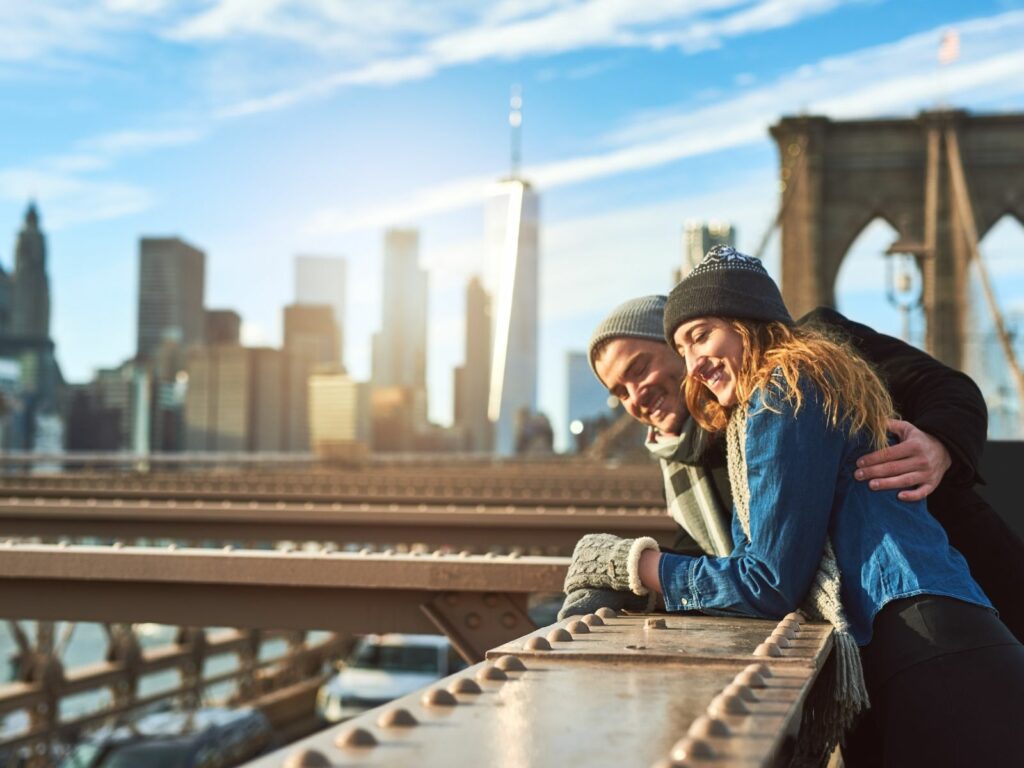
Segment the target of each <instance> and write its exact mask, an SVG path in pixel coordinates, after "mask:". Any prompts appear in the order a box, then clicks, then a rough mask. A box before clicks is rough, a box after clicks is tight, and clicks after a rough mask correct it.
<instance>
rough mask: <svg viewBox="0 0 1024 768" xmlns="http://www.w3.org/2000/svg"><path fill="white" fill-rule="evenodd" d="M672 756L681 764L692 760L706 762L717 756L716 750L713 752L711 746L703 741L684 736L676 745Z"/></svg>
mask: <svg viewBox="0 0 1024 768" xmlns="http://www.w3.org/2000/svg"><path fill="white" fill-rule="evenodd" d="M670 754H671V756H672V759H673V760H675V761H676V762H677V763H679V762H682V761H683V760H690V759H691V758H696V759H697V760H706V759H708V758H711V757H714V756H715V750H713V749H712V748H711V745H710V744H708V743H707V742H706V741H704V740H703V739H695V738H693V737H692V736H684V737H683V738H681V739H680V740H679V741H677V742H676V743H675V746H673V747H672V752H671V753H670Z"/></svg>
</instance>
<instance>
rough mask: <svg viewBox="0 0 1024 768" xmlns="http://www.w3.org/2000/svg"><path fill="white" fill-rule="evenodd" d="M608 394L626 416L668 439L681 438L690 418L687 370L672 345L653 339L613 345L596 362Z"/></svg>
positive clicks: (605, 348) (620, 342)
mask: <svg viewBox="0 0 1024 768" xmlns="http://www.w3.org/2000/svg"><path fill="white" fill-rule="evenodd" d="M594 368H595V370H596V371H597V375H598V376H599V377H600V378H601V382H602V383H603V384H604V385H605V386H606V387H608V391H609V392H611V393H612V395H613V396H614V397H617V398H618V399H619V402H620V403H622V407H623V408H625V409H626V413H628V414H629V415H630V416H632V417H633V418H634V419H636V420H637V421H639V422H640V423H641V424H646V425H647V426H649V427H654V428H655V429H657V430H658V431H659V432H663V433H665V434H667V435H677V434H679V428H680V426H681V425H682V422H683V419H684V417H685V416H686V401H685V400H684V398H683V393H682V383H683V378H684V377H685V376H686V366H685V364H684V363H683V359H682V358H681V357H679V355H677V354H676V353H675V352H674V351H673V350H672V349H671V347H669V346H668V344H665V343H662V342H658V341H653V340H650V339H631V338H620V339H613V340H612V341H610V342H609V343H608V344H607V345H606V346H605V347H604V348H603V349H602V350H601V353H600V354H599V355H598V357H597V359H596V360H595V361H594Z"/></svg>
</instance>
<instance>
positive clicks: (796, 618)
mask: <svg viewBox="0 0 1024 768" xmlns="http://www.w3.org/2000/svg"><path fill="white" fill-rule="evenodd" d="M782 620H783V621H793V622H796V624H797V626H799V625H801V624H803V623H804V617H803V616H801V615H800V614H799V613H797V612H796V611H792V612H790V613H787V614H786V615H785V616H783V617H782Z"/></svg>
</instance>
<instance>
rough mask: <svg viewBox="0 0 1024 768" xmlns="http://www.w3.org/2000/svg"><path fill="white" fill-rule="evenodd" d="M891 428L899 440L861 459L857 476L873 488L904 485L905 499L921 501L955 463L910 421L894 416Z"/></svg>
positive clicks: (942, 448) (947, 452)
mask: <svg viewBox="0 0 1024 768" xmlns="http://www.w3.org/2000/svg"><path fill="white" fill-rule="evenodd" d="M889 431H890V432H892V433H893V434H894V435H896V437H898V438H899V442H898V443H896V445H890V446H888V447H887V448H883V449H881V450H880V451H875V452H874V453H869V454H867V455H866V456H862V457H861V458H859V459H858V460H857V471H856V472H854V474H853V476H854V477H855V478H857V479H858V480H866V481H868V487H869V488H871V490H873V491H887V490H893V489H895V488H902V489H904V490H902V491H901V492H900V493H899V499H900V500H901V501H920V500H921V499H923V498H925V497H926V496H928V494H930V493H931V492H932V491H934V490H935V489H936V488H937V487H938V485H939V483H940V482H942V476H943V475H945V474H946V470H947V469H949V466H950V464H951V463H952V461H951V460H950V458H949V451H947V450H946V446H944V445H943V444H942V443H941V442H939V441H938V440H936V439H935V438H934V437H932V436H931V435H929V434H928V433H927V432H922V431H921V430H920V429H918V428H917V427H915V426H914V425H913V424H911V423H910V422H909V421H900V420H898V419H891V420H890V421H889Z"/></svg>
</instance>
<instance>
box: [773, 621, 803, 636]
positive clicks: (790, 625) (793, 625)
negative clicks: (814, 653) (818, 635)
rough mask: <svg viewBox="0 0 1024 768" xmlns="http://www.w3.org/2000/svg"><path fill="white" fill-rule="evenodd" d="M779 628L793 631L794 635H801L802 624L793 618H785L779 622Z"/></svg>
mask: <svg viewBox="0 0 1024 768" xmlns="http://www.w3.org/2000/svg"><path fill="white" fill-rule="evenodd" d="M777 628H778V629H786V630H788V631H790V632H792V633H793V634H794V635H799V634H800V629H801V627H800V624H799V623H797V622H795V621H793V620H792V619H783V620H782V621H780V622H779V626H778V627H777Z"/></svg>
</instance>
